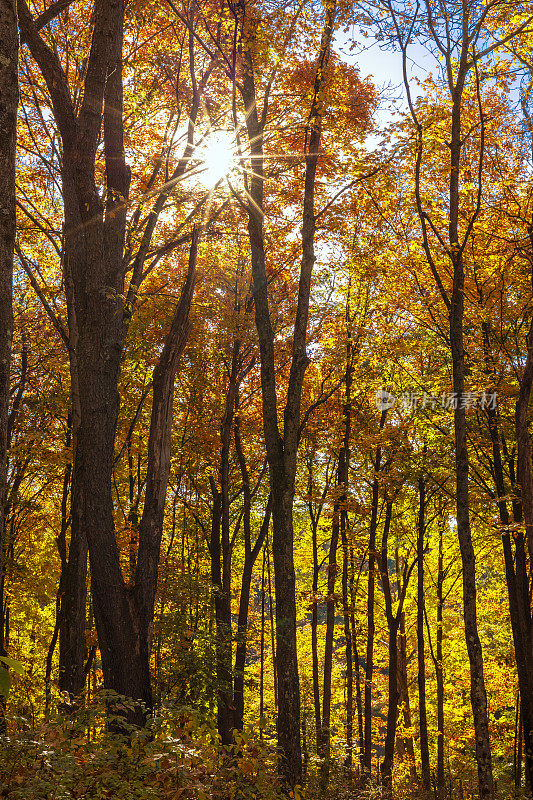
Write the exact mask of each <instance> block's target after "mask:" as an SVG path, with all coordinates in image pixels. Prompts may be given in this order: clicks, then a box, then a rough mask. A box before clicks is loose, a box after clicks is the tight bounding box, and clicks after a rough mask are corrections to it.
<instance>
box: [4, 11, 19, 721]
mask: <svg viewBox="0 0 533 800" xmlns="http://www.w3.org/2000/svg"><path fill="white" fill-rule="evenodd" d="M18 49H19V37H18V25H17V9H16V0H1V2H0V609H1V612H0V627H1V631H0V655H7V653H6V649H5V648H6V640H5V637H4V614H3V609H4V586H5V561H6V550H7V538H6V515H5V511H6V499H7V497H6V495H7V462H8V450H9V390H10V375H11V347H12V343H13V324H14V323H13V251H14V246H15V233H16V206H15V164H16V148H17V110H18V101H19V88H18ZM4 711H5V700H4V698H0V734H1V733H4V732H5V716H4Z"/></svg>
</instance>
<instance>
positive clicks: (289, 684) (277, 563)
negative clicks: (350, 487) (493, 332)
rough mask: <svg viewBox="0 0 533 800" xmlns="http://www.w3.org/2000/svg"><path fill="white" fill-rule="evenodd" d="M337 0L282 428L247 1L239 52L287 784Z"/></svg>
mask: <svg viewBox="0 0 533 800" xmlns="http://www.w3.org/2000/svg"><path fill="white" fill-rule="evenodd" d="M336 10H337V7H336V3H335V1H334V0H333V2H328V3H327V6H326V13H325V19H324V24H323V30H322V37H321V43H320V50H319V54H318V60H317V68H316V72H315V80H314V86H313V98H312V102H311V107H310V109H309V118H308V124H307V129H306V137H305V142H306V151H305V164H306V168H305V183H304V202H303V224H302V260H301V267H300V278H299V287H298V305H297V310H296V318H295V321H294V331H293V340H292V361H291V368H290V375H289V384H288V388H287V396H286V403H285V409H284V414H283V420H284V425H283V431H280V428H279V423H278V388H277V385H276V361H275V354H274V331H273V329H272V323H271V319H270V309H269V292H268V280H267V273H266V264H265V238H264V178H265V170H264V152H263V139H264V133H265V126H266V121H267V114H268V92H269V90H270V87H271V85H272V81H273V79H274V77H275V74H274V75H272V79H271V80H270V81H269V84H268V89H267V91H266V93H265V96H264V99H263V103H262V106H263V107H262V109H261V111H259V110H258V99H257V95H256V84H255V74H254V42H255V39H256V36H257V19H254V14H253V10H252V6H251V5H250V4H249V3H248V4H246V5H245V6H244V11H243V14H242V17H241V19H240V24H241V40H240V44H239V48H238V49H239V57H240V62H241V75H240V76H239V78H240V84H239V89H240V92H241V96H242V99H243V104H244V111H245V120H246V129H247V135H248V142H249V146H250V162H251V163H250V166H251V170H250V178H249V186H247V191H248V196H249V202H248V203H247V208H248V233H249V238H250V250H251V262H252V280H253V297H254V304H255V322H256V328H257V333H258V338H259V351H260V358H261V387H262V397H263V427H264V432H265V443H266V450H267V459H268V466H269V475H270V488H271V493H272V520H273V543H272V550H273V556H274V572H275V580H276V644H277V654H276V657H277V668H278V717H277V735H278V747H279V752H280V761H279V770H280V774H281V775H282V777H283V778H284V780H285V781H286V782H287V783H288V784H289V786H292V787H294V786H295V785H296V784H298V783H300V781H301V778H302V753H301V743H300V728H301V726H300V687H299V677H298V655H297V649H296V597H295V583H296V579H295V572H294V559H293V544H294V530H293V503H294V487H295V478H296V459H297V452H298V444H299V439H300V422H301V419H300V418H301V413H300V411H301V399H302V386H303V381H304V376H305V370H306V368H307V365H308V363H309V360H308V357H307V352H306V340H307V324H308V318H309V297H310V292H311V278H312V271H313V264H314V261H315V249H314V237H315V228H316V220H315V208H314V205H315V179H316V171H317V165H318V159H319V149H320V137H321V130H322V117H323V113H324V106H325V89H326V81H327V66H328V61H329V56H330V47H331V40H332V37H333V29H334V22H335V15H336Z"/></svg>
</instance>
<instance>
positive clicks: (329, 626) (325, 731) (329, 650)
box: [321, 499, 340, 788]
mask: <svg viewBox="0 0 533 800" xmlns="http://www.w3.org/2000/svg"><path fill="white" fill-rule="evenodd" d="M339 517H340V509H339V500H338V499H337V500H335V504H334V507H333V521H332V526H331V540H330V545H329V555H328V585H327V598H326V641H325V645H324V691H323V694H322V744H323V749H322V759H323V760H322V769H321V783H322V786H323V788H327V785H328V782H329V768H330V758H331V731H330V724H331V675H332V668H333V636H334V632H335V611H336V602H335V581H336V579H337V569H338V567H337V546H338V542H339V521H340V520H339Z"/></svg>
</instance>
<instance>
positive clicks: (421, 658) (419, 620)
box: [416, 475, 431, 792]
mask: <svg viewBox="0 0 533 800" xmlns="http://www.w3.org/2000/svg"><path fill="white" fill-rule="evenodd" d="M418 499H419V506H418V527H417V537H416V555H417V559H418V561H417V592H416V603H417V606H416V645H417V654H418V675H417V681H418V716H419V725H420V762H421V773H422V787H423V789H424V791H425V792H429V791H430V790H431V773H430V766H429V740H428V721H427V709H426V651H425V642H424V550H425V536H426V484H425V480H424V477H423V475H421V476H420V477H419V479H418Z"/></svg>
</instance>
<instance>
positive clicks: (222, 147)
mask: <svg viewBox="0 0 533 800" xmlns="http://www.w3.org/2000/svg"><path fill="white" fill-rule="evenodd" d="M198 157H199V158H200V160H201V171H200V172H199V175H198V177H199V180H200V182H201V183H202V184H203V185H204V186H205V188H206V189H212V188H213V186H215V185H216V184H217V183H218V182H219V181H220V180H221V179H222V178H225V177H226V175H228V173H229V172H231V171H232V169H234V167H235V166H236V151H235V137H234V136H233V135H232V134H231V133H230V132H229V131H213V132H212V133H210V134H208V135H207V137H206V139H205V141H204V142H203V143H202V145H201V146H200V148H199V150H198Z"/></svg>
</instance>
